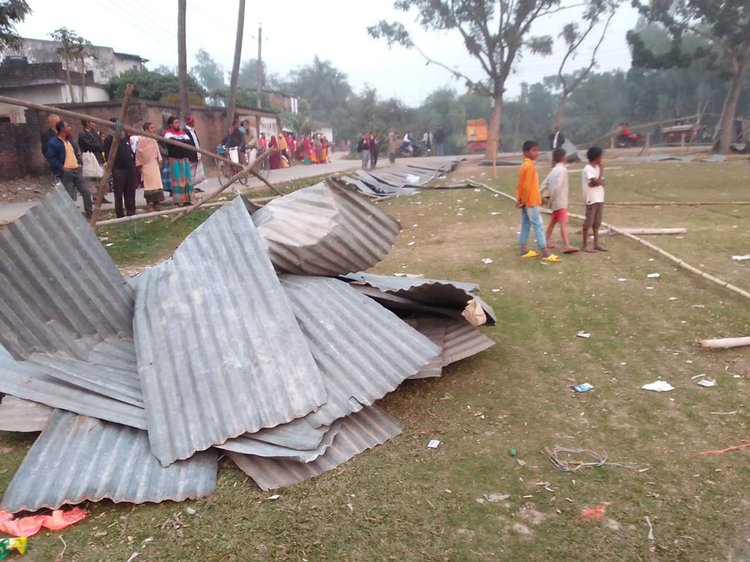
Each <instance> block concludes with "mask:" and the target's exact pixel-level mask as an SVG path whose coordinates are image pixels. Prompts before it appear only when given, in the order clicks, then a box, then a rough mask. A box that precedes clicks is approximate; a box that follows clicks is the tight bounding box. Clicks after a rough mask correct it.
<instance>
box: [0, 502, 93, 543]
mask: <svg viewBox="0 0 750 562" xmlns="http://www.w3.org/2000/svg"><path fill="white" fill-rule="evenodd" d="M87 515H88V514H87V513H86V510H84V509H81V508H80V507H74V508H72V509H69V510H68V511H63V510H62V509H56V510H55V511H53V512H52V514H51V515H30V516H28V517H19V518H18V519H16V518H15V517H14V516H13V514H12V513H9V512H7V511H0V532H3V533H7V534H9V535H12V536H14V537H30V536H32V535H36V534H37V533H38V532H39V531H40V530H41V528H42V527H44V528H45V529H49V530H50V531H59V530H60V529H64V528H65V527H69V526H70V525H73V524H74V523H78V522H79V521H82V520H83V519H86V516H87Z"/></svg>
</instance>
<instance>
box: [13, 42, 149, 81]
mask: <svg viewBox="0 0 750 562" xmlns="http://www.w3.org/2000/svg"><path fill="white" fill-rule="evenodd" d="M58 47H60V43H59V42H58V41H48V40H46V39H26V38H24V40H23V44H22V46H21V47H20V48H19V49H15V50H8V51H6V52H5V56H6V59H8V58H17V57H25V58H26V62H28V63H29V64H38V63H52V62H59V63H61V62H63V60H62V58H61V57H60V55H59V54H57V53H56V52H55V51H56V50H57V48H58ZM91 50H92V52H93V53H94V56H93V57H90V58H88V59H86V70H87V71H88V70H91V71H93V73H94V82H98V83H100V84H104V83H105V82H108V81H109V79H110V78H112V77H114V76H117V75H118V74H121V73H123V72H125V71H126V70H145V69H146V67H145V66H144V65H145V63H146V62H148V61H147V59H144V58H142V57H140V56H138V55H131V54H127V53H117V52H115V50H114V49H113V48H112V47H101V46H98V45H94V46H92V47H91Z"/></svg>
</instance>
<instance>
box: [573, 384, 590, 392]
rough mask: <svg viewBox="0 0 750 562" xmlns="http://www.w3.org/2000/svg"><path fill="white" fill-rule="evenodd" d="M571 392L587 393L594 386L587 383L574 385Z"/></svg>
mask: <svg viewBox="0 0 750 562" xmlns="http://www.w3.org/2000/svg"><path fill="white" fill-rule="evenodd" d="M573 390H574V391H575V392H588V391H589V390H594V385H593V384H591V383H588V382H582V383H581V384H574V385H573Z"/></svg>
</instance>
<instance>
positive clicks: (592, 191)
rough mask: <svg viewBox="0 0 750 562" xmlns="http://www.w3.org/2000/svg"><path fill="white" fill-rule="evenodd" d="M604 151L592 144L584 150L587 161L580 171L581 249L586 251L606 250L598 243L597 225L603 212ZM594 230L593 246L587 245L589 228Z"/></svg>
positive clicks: (600, 221) (600, 222)
mask: <svg viewBox="0 0 750 562" xmlns="http://www.w3.org/2000/svg"><path fill="white" fill-rule="evenodd" d="M603 156H604V151H603V150H602V149H601V148H599V147H598V146H592V147H590V148H589V149H588V150H587V151H586V158H588V161H589V163H588V164H587V165H586V167H585V168H584V169H583V172H581V188H582V189H583V201H584V203H586V219H585V220H584V221H583V246H582V247H581V251H583V252H588V253H592V254H593V253H595V252H606V251H607V250H606V249H604V248H602V247H601V246H600V245H599V227H600V226H601V224H602V215H603V213H604V162H603V161H602V159H603ZM592 229H593V231H594V248H593V249H591V248H589V247H588V242H589V230H592Z"/></svg>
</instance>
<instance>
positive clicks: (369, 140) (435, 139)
mask: <svg viewBox="0 0 750 562" xmlns="http://www.w3.org/2000/svg"><path fill="white" fill-rule="evenodd" d="M445 139H446V134H445V131H444V130H443V126H442V125H438V127H437V128H436V129H435V132H434V133H430V132H429V131H427V132H425V133H424V134H423V135H422V142H421V144H420V143H419V142H418V141H417V140H416V139H415V137H414V134H413V133H412V132H411V131H406V133H405V134H404V136H403V138H401V137H399V136H398V135H397V134H396V131H393V130H391V131H389V132H388V136H387V145H386V146H387V149H388V161H389V162H390V163H391V164H393V163H394V162H395V161H396V156H398V155H399V154H402V155H404V156H421V155H423V154H425V153H427V152H431V151H432V149H433V148H434V149H435V155H436V156H445ZM382 147H383V139H382V138H381V137H380V136H379V135H378V133H377V132H375V131H373V130H371V131H370V132H365V133H362V135H361V136H360V138H359V139H358V140H357V153H358V154H359V155H360V157H361V159H362V169H363V170H366V169H368V168H369V169H373V168H375V166H377V163H378V157H379V155H380V151H381V150H382Z"/></svg>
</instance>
